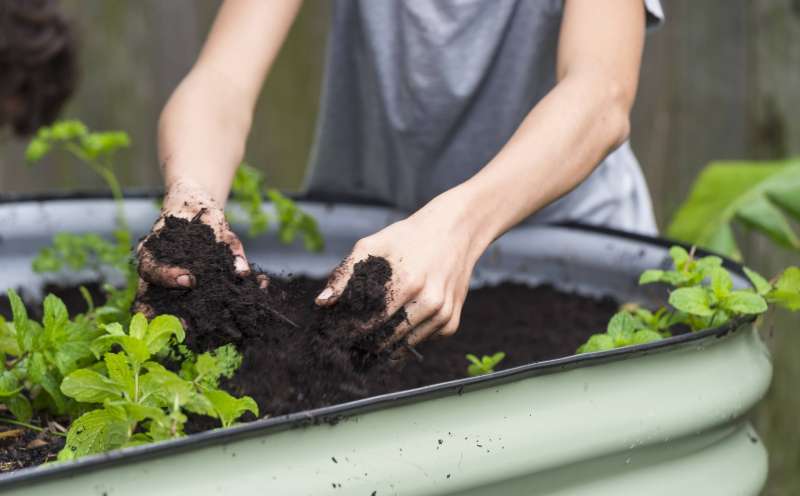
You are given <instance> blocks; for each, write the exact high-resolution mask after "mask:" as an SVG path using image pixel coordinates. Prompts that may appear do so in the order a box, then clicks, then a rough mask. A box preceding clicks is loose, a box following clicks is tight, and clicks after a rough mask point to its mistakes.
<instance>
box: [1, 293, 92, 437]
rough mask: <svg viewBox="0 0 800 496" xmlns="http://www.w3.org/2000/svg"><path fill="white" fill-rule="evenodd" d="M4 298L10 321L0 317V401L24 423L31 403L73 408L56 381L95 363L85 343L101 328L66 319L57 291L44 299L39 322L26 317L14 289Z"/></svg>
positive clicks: (68, 410) (61, 410)
mask: <svg viewBox="0 0 800 496" xmlns="http://www.w3.org/2000/svg"><path fill="white" fill-rule="evenodd" d="M8 298H9V301H10V302H11V310H12V314H13V321H12V322H6V321H5V320H3V319H0V359H2V372H0V403H3V404H5V405H6V406H7V407H8V409H9V411H10V412H11V413H12V414H13V415H14V417H16V418H17V419H18V420H20V421H23V422H25V421H27V420H29V419H30V418H31V416H32V415H33V410H34V408H35V409H37V410H49V411H51V412H53V413H55V414H59V415H63V414H70V413H74V412H75V411H76V404H75V402H73V401H71V400H70V399H69V398H67V397H65V396H64V395H63V394H62V392H61V390H60V389H59V385H60V384H61V380H62V378H63V377H65V376H66V375H68V374H70V373H71V372H73V371H74V370H76V369H78V368H79V367H82V366H85V365H89V364H91V363H93V362H94V357H93V356H92V352H91V351H90V349H89V343H91V342H92V341H93V340H94V339H95V338H96V337H97V336H98V335H99V334H100V331H99V330H98V328H97V326H96V325H95V324H94V322H93V321H92V320H91V319H90V318H88V317H87V316H84V315H79V316H77V317H76V318H75V319H73V320H70V319H69V316H68V314H67V309H66V307H65V306H64V303H63V302H62V301H61V300H60V299H59V298H57V297H56V296H53V295H48V296H47V297H46V298H45V299H44V304H43V305H44V317H43V319H42V322H41V323H39V322H36V321H35V320H33V319H31V318H29V317H28V312H27V310H26V309H25V305H24V304H23V302H22V299H21V298H20V297H19V295H17V293H16V292H15V291H14V290H11V289H10V290H9V291H8ZM31 399H32V400H33V404H32V403H31Z"/></svg>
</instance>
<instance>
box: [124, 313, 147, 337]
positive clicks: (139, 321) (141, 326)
mask: <svg viewBox="0 0 800 496" xmlns="http://www.w3.org/2000/svg"><path fill="white" fill-rule="evenodd" d="M128 334H130V336H131V337H134V338H136V339H141V340H144V339H145V336H147V317H145V316H144V314H143V313H137V314H136V315H134V316H133V318H131V323H130V327H129V329H128Z"/></svg>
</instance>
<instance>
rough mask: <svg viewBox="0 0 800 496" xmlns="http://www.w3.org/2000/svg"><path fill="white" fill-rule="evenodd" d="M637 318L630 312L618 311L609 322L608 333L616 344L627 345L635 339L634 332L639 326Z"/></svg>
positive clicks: (617, 345)
mask: <svg viewBox="0 0 800 496" xmlns="http://www.w3.org/2000/svg"><path fill="white" fill-rule="evenodd" d="M637 327H638V326H637V322H636V319H635V318H634V317H633V316H632V315H631V314H630V313H628V312H625V311H623V312H617V313H616V314H614V316H613V317H611V320H610V321H609V322H608V330H607V333H608V335H609V336H611V338H612V339H614V346H615V347H616V348H619V347H620V346H627V345H629V344H630V343H631V340H632V339H633V332H634V331H635V330H636V328H637Z"/></svg>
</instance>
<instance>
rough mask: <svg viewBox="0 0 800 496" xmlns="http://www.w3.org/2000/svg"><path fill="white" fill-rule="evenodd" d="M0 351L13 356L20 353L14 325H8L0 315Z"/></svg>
mask: <svg viewBox="0 0 800 496" xmlns="http://www.w3.org/2000/svg"><path fill="white" fill-rule="evenodd" d="M0 353H5V354H8V355H14V356H19V355H20V353H21V352H20V349H19V343H18V342H17V333H16V331H15V330H14V326H12V325H9V324H8V322H6V319H4V318H3V317H2V316H0Z"/></svg>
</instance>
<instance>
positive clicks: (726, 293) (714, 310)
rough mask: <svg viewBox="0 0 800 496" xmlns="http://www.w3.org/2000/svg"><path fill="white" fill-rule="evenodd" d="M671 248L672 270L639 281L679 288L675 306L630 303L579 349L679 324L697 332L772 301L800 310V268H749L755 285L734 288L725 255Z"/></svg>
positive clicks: (626, 342) (657, 335) (654, 334)
mask: <svg viewBox="0 0 800 496" xmlns="http://www.w3.org/2000/svg"><path fill="white" fill-rule="evenodd" d="M669 253H670V256H671V257H672V261H673V269H672V270H666V271H665V270H656V269H651V270H646V271H645V272H644V273H642V275H641V277H640V278H639V284H652V283H664V284H667V285H669V286H671V287H673V288H674V289H672V290H671V291H670V294H669V307H662V308H659V309H658V310H656V311H655V312H650V311H648V310H645V309H641V308H638V307H636V306H626V307H624V308H623V309H622V311H620V312H619V313H617V314H616V315H614V316H613V317H612V318H611V321H610V322H609V324H608V328H607V329H606V332H604V333H601V334H595V335H593V336H592V337H591V338H589V340H588V341H587V342H586V343H585V344H583V345H582V346H581V347H580V348H578V353H587V352H594V351H603V350H610V349H614V348H620V347H623V346H630V345H635V344H644V343H649V342H653V341H658V340H661V339H663V338H665V337H668V336H670V335H671V329H673V328H674V327H676V326H681V327H683V328H688V329H689V330H691V331H699V330H703V329H709V328H712V327H716V326H720V325H723V324H725V323H727V322H729V321H731V320H734V319H741V318H745V317H747V316H757V315H761V314H763V313H765V312H766V311H767V310H768V308H769V304H772V305H775V306H778V307H782V308H785V309H787V310H790V311H798V310H800V268H797V267H789V268H788V269H786V270H784V271H783V273H781V274H780V275H778V276H776V277H775V278H773V279H772V280H771V281H768V280H767V279H765V278H764V277H763V276H761V275H759V274H758V273H756V272H755V271H753V270H751V269H749V268H746V267H745V269H744V270H745V274H746V275H747V277H748V279H749V280H750V282H751V284H752V286H753V287H752V288H747V289H734V288H733V279H732V278H731V275H730V273H729V272H728V271H727V270H726V269H725V268H723V267H722V259H721V258H719V257H716V256H706V257H701V258H697V257H696V256H695V253H694V250H692V251H691V252H687V251H686V250H685V249H684V248H682V247H680V246H673V247H672V248H671V249H670V251H669Z"/></svg>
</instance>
